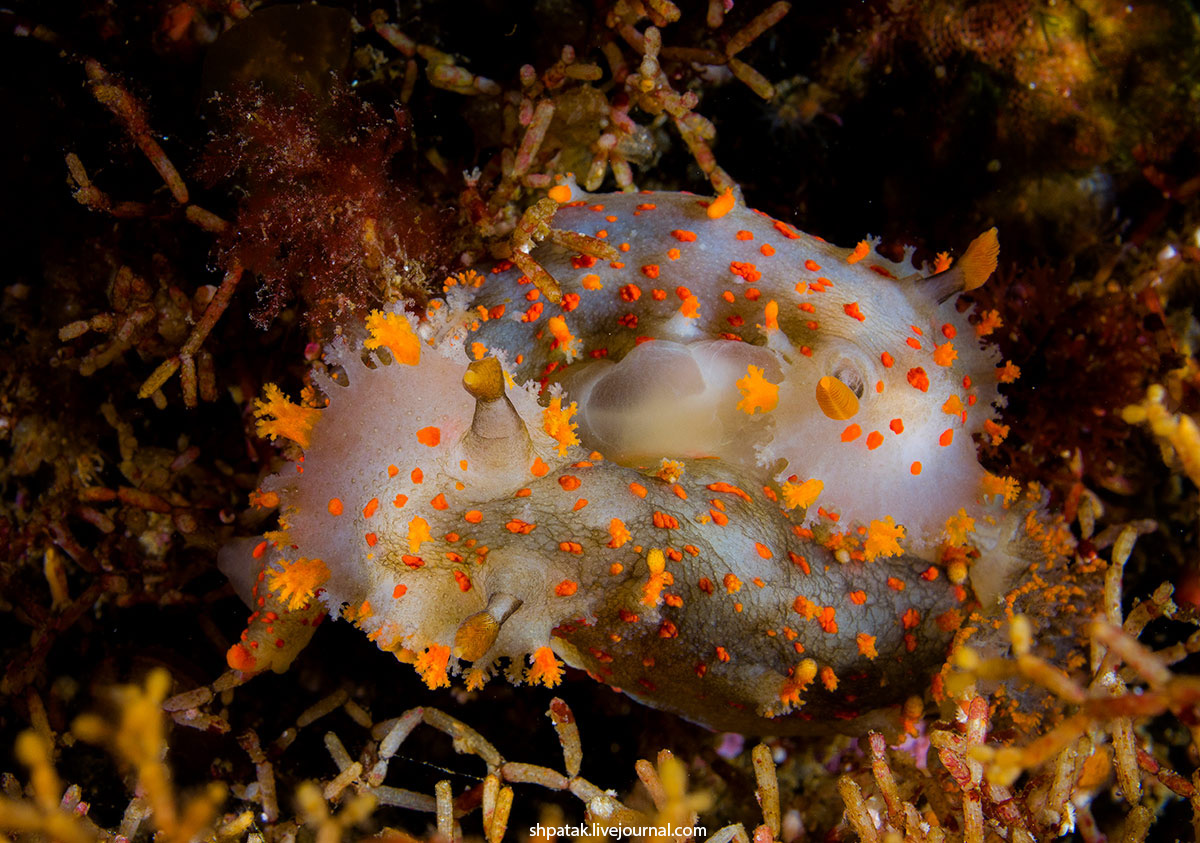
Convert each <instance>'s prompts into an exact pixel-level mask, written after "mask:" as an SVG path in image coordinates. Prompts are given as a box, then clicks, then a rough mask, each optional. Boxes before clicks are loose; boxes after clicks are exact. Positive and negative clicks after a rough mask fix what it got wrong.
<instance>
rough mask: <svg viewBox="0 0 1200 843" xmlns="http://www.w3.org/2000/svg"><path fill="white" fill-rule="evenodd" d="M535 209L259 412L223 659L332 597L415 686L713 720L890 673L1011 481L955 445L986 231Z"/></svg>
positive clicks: (918, 667)
mask: <svg viewBox="0 0 1200 843" xmlns="http://www.w3.org/2000/svg"><path fill="white" fill-rule="evenodd" d="M555 198H556V199H558V200H559V201H560V202H561V205H560V207H559V208H558V209H557V211H556V213H555V214H554V217H553V224H554V227H555V229H556V230H557V231H558V232H559V233H560V236H557V237H552V238H549V239H548V240H547V241H546V242H543V243H541V244H540V245H535V244H532V243H531V244H530V245H529V249H528V251H527V252H525V251H522V252H521V253H520V254H518V255H516V256H515V262H512V261H503V262H501V263H499V264H497V265H495V266H492V267H490V268H488V269H486V270H485V271H483V272H476V271H467V272H463V273H460V274H459V275H458V276H456V277H454V278H451V279H447V282H446V285H445V288H444V290H443V292H444V297H443V298H440V299H437V300H435V301H434V303H433V304H432V305H431V306H430V307H429V308H428V309H427V311H426V313H425V314H423V315H422V316H421V317H420V318H419V319H418V318H417V317H415V316H413V315H411V314H408V313H405V312H404V311H403V309H401V308H395V309H393V310H391V311H389V312H375V313H373V314H372V315H371V317H370V318H369V319H368V320H367V322H366V325H365V326H363V330H361V331H359V332H358V335H357V336H358V337H359V338H358V339H350V338H342V339H339V340H338V341H336V342H335V343H333V344H332V345H331V346H330V347H329V348H328V349H327V352H326V363H327V364H328V370H329V371H330V372H333V375H332V376H331V375H329V374H325V373H324V372H316V373H314V382H315V385H316V387H317V388H318V389H319V390H320V391H321V392H322V393H323V394H324V396H325V397H326V398H327V399H328V400H327V402H326V403H327V406H324V407H322V408H320V409H317V408H315V407H305V406H296V405H293V404H290V403H288V402H287V401H286V400H285V399H283V397H282V395H281V394H280V393H279V391H278V390H277V389H275V388H273V387H272V388H269V389H268V392H267V396H266V400H264V401H260V402H258V408H257V415H258V416H259V417H260V422H259V427H260V432H261V433H263V434H267V435H271V436H273V437H274V436H277V435H282V436H286V437H288V438H290V439H292V440H294V441H295V442H297V443H299V445H300V446H301V447H302V448H303V451H304V454H303V459H302V461H300V462H297V463H296V464H294V465H293V466H291V467H290V468H288V469H286V470H285V471H283V472H282V473H280V474H277V475H275V476H273V477H270V478H267V479H266V480H265V481H264V482H263V484H262V487H261V488H260V490H259V491H258V492H257V493H256V497H257V500H258V502H259V503H261V504H263V505H267V506H275V505H277V506H278V507H279V519H280V525H279V529H278V530H276V531H273V532H270V533H268V534H266V535H265V536H264V537H263V538H261V539H255V540H243V541H239V542H235V543H233V544H231V545H230V546H229V547H227V548H226V549H225V550H224V551H223V552H222V560H221V564H222V568H223V569H224V570H225V571H226V572H227V573H228V574H229V575H230V577H231V578H232V579H233V580H234V582H235V584H237V585H239V586H240V587H241V589H242V590H243V591H244V592H245V593H246V596H247V597H248V599H250V600H252V601H253V606H254V609H255V612H254V615H253V616H252V617H251V621H250V625H249V628H248V629H247V631H246V633H245V634H244V635H243V637H242V640H241V641H240V642H239V643H237V644H235V645H234V646H233V647H232V648H231V650H230V652H229V662H230V665H231V666H232V667H234V668H235V669H238V670H241V671H244V672H246V673H255V672H258V671H262V670H265V669H268V668H272V669H277V670H280V669H283V668H284V667H285V666H286V664H287V663H288V662H290V661H291V659H292V658H293V657H294V655H295V653H296V651H297V649H298V647H299V646H302V645H303V643H304V642H305V641H306V640H307V638H308V636H309V635H311V630H312V629H313V627H314V626H315V625H316V623H317V622H318V621H319V620H320V619H321V617H322V616H323V615H325V614H332V615H334V616H341V617H345V618H347V619H350V620H352V621H353V622H354V623H355V624H357V625H358V626H359V627H361V628H362V629H363V630H364V631H365V632H366V633H367V634H368V636H369V637H370V638H371V639H372V640H374V641H375V642H377V644H378V645H379V646H380V647H381V648H383V649H384V650H388V651H392V652H394V653H395V654H396V655H397V656H398V657H399V658H400V659H401V660H402V661H406V662H410V663H412V664H414V666H415V667H416V669H417V670H418V671H419V672H420V673H421V676H422V677H423V678H424V680H425V682H426V683H427V684H428V685H429V686H431V687H438V686H442V685H446V684H448V683H449V681H450V677H451V676H453V675H461V676H462V677H463V679H464V680H465V682H466V684H467V686H468V687H471V688H475V687H479V686H481V685H482V684H483V683H484V682H486V681H487V680H488V679H489V678H491V677H492V676H493V675H494V674H495V673H496V672H497V671H499V670H504V671H505V673H506V675H507V676H508V677H509V678H510V679H511V680H513V681H522V680H525V681H531V682H540V683H544V684H547V685H553V684H556V683H557V682H558V681H559V679H560V677H561V674H562V671H563V662H565V663H566V664H569V665H572V666H575V667H578V668H582V669H584V670H586V671H587V672H588V673H589V674H590V675H592V676H593V677H594V678H596V679H598V680H600V681H602V682H605V683H608V684H610V685H612V686H614V687H619V688H620V689H622V690H623V691H625V692H626V693H628V694H630V695H631V696H633V697H634V698H636V699H638V700H640V701H642V702H645V703H647V704H649V705H652V706H656V707H659V708H663V709H667V710H670V711H673V712H676V713H678V714H680V715H682V716H684V717H686V718H688V719H691V720H693V721H697V722H700V723H703V724H706V725H708V726H711V727H713V728H717V729H727V730H737V731H743V732H750V733H775V734H786V733H792V732H802V731H807V730H810V729H811V728H812V727H813V726H812V724H813V721H816V723H818V724H819V723H829V722H831V721H834V720H840V721H854V720H856V719H858V718H860V717H863V716H865V715H867V714H868V713H869V712H872V711H873V710H876V709H879V708H881V707H884V706H888V705H894V704H898V703H901V702H903V701H904V700H906V699H907V698H909V697H910V696H912V695H913V694H921V693H922V692H923V691H924V690H926V689H927V688H928V687H929V683H930V677H931V676H932V675H933V674H934V673H936V672H937V670H938V669H939V668H940V667H941V665H942V663H943V661H944V659H945V656H946V651H947V647H948V644H949V643H950V641H951V638H952V636H953V634H954V632H955V631H956V630H957V629H958V628H959V626H960V625H961V623H962V621H963V618H964V617H965V614H966V612H968V611H969V610H970V609H971V607H972V605H974V604H973V601H974V599H975V597H974V595H973V594H972V593H971V591H970V589H969V587H968V584H967V582H966V577H965V575H964V570H965V559H966V557H967V555H968V554H971V555H978V551H977V550H976V548H975V547H973V545H972V541H973V537H974V533H973V531H974V529H975V524H976V519H986V518H987V514H986V509H985V507H986V505H987V503H988V501H989V500H994V499H996V498H1003V497H1004V496H1005V495H1006V494H1007V493H1009V492H1010V491H1011V489H1010V488H1009V487H1008V484H1011V483H1012V481H1007V483H1006V481H1002V480H999V479H998V478H995V477H992V476H990V475H988V474H987V473H986V472H985V471H984V470H983V469H982V468H981V467H980V465H979V463H978V461H977V458H976V454H975V443H974V441H973V436H974V435H976V434H979V435H985V436H986V435H991V436H997V435H1002V431H1000V426H999V425H996V424H995V422H994V421H993V420H992V415H993V413H994V411H995V408H996V407H997V405H998V404H999V403H1000V398H999V397H998V393H997V388H996V387H997V384H998V383H1001V382H1004V381H1006V380H1008V379H1011V378H1012V377H1015V375H1016V372H1015V368H1014V367H1012V366H1011V365H1006V366H1001V365H999V360H998V358H997V355H996V352H995V351H994V350H992V349H991V348H989V347H986V346H984V345H983V344H982V342H981V337H982V336H983V335H985V334H986V333H987V332H988V331H990V330H991V329H992V328H993V327H994V326H995V324H996V319H995V316H994V314H982V315H980V316H979V317H977V318H976V319H975V323H974V324H972V322H971V321H969V320H968V318H967V316H966V315H965V314H964V313H963V312H960V309H959V307H957V306H956V305H957V298H958V294H959V293H960V292H962V291H964V290H969V289H972V288H974V287H976V286H978V285H979V284H981V283H983V281H984V280H986V278H987V276H988V275H989V274H990V273H991V272H992V270H993V269H994V267H995V264H996V254H997V240H996V236H995V232H994V230H993V231H991V232H988V233H986V234H984V235H982V236H981V237H979V238H977V239H976V240H975V241H974V242H973V243H972V244H971V245H970V247H968V249H967V250H966V252H965V253H964V255H963V256H962V257H961V258H960V259H959V260H958V261H956V262H954V263H953V265H950V261H949V259H948V258H946V257H945V256H939V260H938V265H937V266H935V267H933V270H932V271H931V272H925V271H922V270H920V269H918V268H917V267H915V266H914V265H913V264H912V262H911V254H908V255H906V256H905V259H904V261H903V262H893V261H890V260H887V259H885V258H883V257H881V256H880V255H879V254H877V253H876V251H875V249H874V245H875V244H874V243H873V242H872V241H870V240H864V241H863V242H861V243H859V244H858V245H857V246H856V247H855V248H853V249H845V248H837V247H834V246H831V245H829V244H827V243H825V242H824V241H822V240H820V239H819V238H816V237H812V236H810V235H807V234H803V233H801V232H799V231H796V230H794V229H793V228H792V227H791V226H789V225H788V224H786V223H783V222H780V221H777V220H773V219H771V218H769V217H767V216H766V215H763V214H760V213H757V212H754V211H751V210H748V209H746V208H744V207H742V206H741V205H740V204H738V203H737V202H736V201H734V198H733V196H732V195H731V194H726V195H725V196H723V197H720V198H718V199H716V200H708V199H703V198H701V197H697V196H693V195H690V194H682V193H639V194H614V195H587V194H582V193H579V192H578V191H576V190H575V189H574V188H573V187H571V186H568V185H561V186H560V187H559V188H556V195H555ZM596 255H601V256H602V257H597V256H596ZM531 266H532V267H533V268H534V270H535V271H534V272H533V273H532V274H533V275H540V274H541V273H545V275H546V276H547V278H548V279H549V281H548V282H547V280H545V279H540V283H534V282H533V281H531V280H530V274H527V273H526V272H523V271H522V268H525V269H526V270H528V269H530V267H531ZM310 399H311V396H310ZM308 403H309V404H315V403H317V402H316V401H313V400H310V401H309V402H308ZM980 523H981V524H982V523H983V521H982V520H981V522H980Z"/></svg>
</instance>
